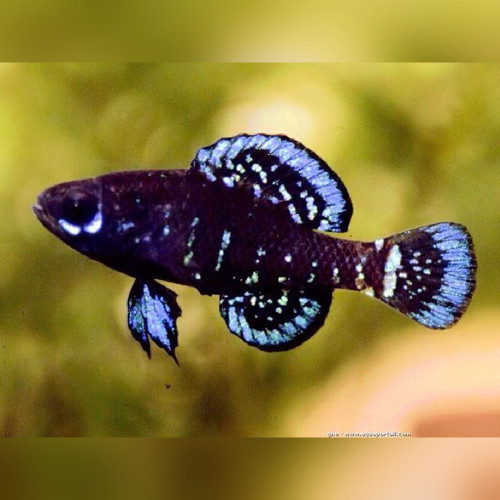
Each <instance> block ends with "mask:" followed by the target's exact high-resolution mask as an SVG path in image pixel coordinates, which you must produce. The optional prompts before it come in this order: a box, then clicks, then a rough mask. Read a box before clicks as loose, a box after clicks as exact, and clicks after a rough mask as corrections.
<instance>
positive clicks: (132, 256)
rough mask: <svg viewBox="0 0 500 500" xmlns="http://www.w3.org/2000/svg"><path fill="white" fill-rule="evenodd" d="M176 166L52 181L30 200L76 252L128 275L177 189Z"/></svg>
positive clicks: (145, 251) (144, 253) (144, 256)
mask: <svg viewBox="0 0 500 500" xmlns="http://www.w3.org/2000/svg"><path fill="white" fill-rule="evenodd" d="M179 172H180V171H177V172H175V171H171V172H168V174H167V172H166V171H129V172H114V173H111V174H106V175H102V176H99V177H94V178H90V179H82V180H77V181H71V182H64V183H61V184H56V185H54V186H52V187H49V188H47V189H46V190H44V191H43V192H42V193H41V194H40V195H39V196H38V197H37V200H36V203H35V204H34V205H33V211H34V212H35V215H36V216H37V218H38V219H39V220H40V222H41V223H42V224H43V225H44V226H45V228H46V229H48V230H49V231H50V232H51V233H53V234H54V235H55V236H57V237H58V238H59V239H61V240H62V241H63V242H64V243H66V244H67V245H69V246H70V247H72V248H74V249H75V250H77V251H79V252H80V253H82V254H84V255H86V256H88V257H90V258H92V259H94V260H98V261H100V262H102V263H104V264H106V265H108V266H109V267H112V268H114V269H117V270H119V271H121V272H125V273H126V274H130V275H132V276H134V275H136V274H137V272H136V265H137V261H138V260H141V261H144V260H148V254H149V250H150V248H151V246H152V245H153V243H154V242H153V235H154V234H155V231H157V230H158V228H160V229H159V230H160V231H163V226H164V223H165V220H167V219H166V218H167V216H168V215H169V213H170V208H171V206H172V203H173V199H174V198H176V199H180V198H179V193H182V188H181V187H180V182H181V180H182V176H181V175H180V174H179Z"/></svg>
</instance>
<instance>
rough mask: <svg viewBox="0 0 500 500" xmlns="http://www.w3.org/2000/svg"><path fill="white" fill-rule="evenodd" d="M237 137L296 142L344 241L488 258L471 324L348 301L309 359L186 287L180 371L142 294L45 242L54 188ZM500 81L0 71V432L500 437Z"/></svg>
mask: <svg viewBox="0 0 500 500" xmlns="http://www.w3.org/2000/svg"><path fill="white" fill-rule="evenodd" d="M241 132H247V133H255V132H268V133H272V132H274V133H284V134H287V135H289V136H291V137H293V138H295V139H297V140H300V141H301V142H303V143H304V144H306V145H307V146H308V147H310V148H311V149H313V150H314V151H315V152H317V153H318V154H319V155H320V156H322V157H323V158H324V159H325V160H326V161H327V162H328V163H329V164H330V166H331V167H332V168H333V169H334V170H335V171H336V172H337V173H338V174H339V176H340V177H341V178H342V180H343V181H344V183H345V184H346V186H347V188H348V190H349V193H350V195H351V199H352V201H353V204H354V216H353V219H352V222H351V226H350V228H349V233H348V234H347V236H346V237H349V238H354V239H366V240H368V239H374V238H378V237H381V236H385V235H388V234H391V233H393V232H398V231H401V230H405V229H407V228H410V227H415V226H418V225H423V224H428V223H432V222H438V221H442V220H452V221H458V222H461V223H463V224H465V225H466V226H467V227H468V228H469V230H470V232H471V233H472V235H473V238H474V241H475V244H476V250H477V256H478V266H479V268H478V286H477V291H476V293H475V295H474V299H473V301H472V303H471V306H470V308H469V310H468V312H467V313H466V315H465V316H464V317H463V319H462V320H461V321H460V322H459V323H458V324H457V325H456V326H454V327H453V328H452V329H450V330H446V331H431V330H427V329H425V328H423V327H421V326H419V325H416V324H414V323H412V322H411V321H410V320H408V319H407V318H405V317H404V316H402V315H399V314H398V313H396V312H394V311H392V310H390V309H389V308H387V307H386V306H384V305H383V304H381V303H378V302H377V301H374V300H372V299H370V298H368V297H365V296H361V295H360V294H355V293H350V292H342V291H339V292H337V293H336V294H335V300H334V302H333V306H332V309H331V312H330V315H329V317H328V319H327V322H326V324H325V326H324V327H323V328H322V329H321V330H320V331H319V332H318V333H317V334H316V335H315V336H314V337H313V338H312V339H311V340H309V341H308V342H306V343H305V344H304V345H303V346H301V347H299V348H297V349H295V350H293V351H290V352H285V353H274V354H269V353H263V352H260V351H258V350H256V349H253V348H251V347H248V346H247V345H246V344H244V343H243V342H242V341H241V340H239V339H238V338H236V337H235V336H233V335H231V334H230V333H229V332H228V331H227V329H226V327H225V324H224V322H223V320H222V319H221V318H220V317H219V314H218V303H217V298H216V297H202V296H200V295H199V294H198V292H196V291H195V290H193V289H189V288H187V287H181V286H173V288H174V289H175V291H176V292H177V293H178V294H179V304H180V306H181V308H182V309H183V316H182V317H181V318H180V320H179V322H178V328H179V340H180V347H179V349H178V351H177V355H178V358H179V361H180V364H181V367H180V368H178V367H177V366H176V365H175V364H174V363H173V362H172V361H171V360H170V359H169V358H168V357H167V356H166V355H165V354H164V353H163V352H161V351H160V350H158V349H157V348H153V353H152V354H153V355H152V359H151V360H148V358H147V357H146V356H145V354H144V353H143V351H142V350H141V348H140V346H139V344H137V343H136V342H135V341H134V340H133V339H132V337H131V335H130V333H129V332H128V329H127V326H126V299H127V295H128V291H129V289H130V287H131V285H132V280H131V279H130V278H128V277H126V276H122V275H120V274H118V273H116V272H113V271H111V270H109V269H107V268H105V267H104V266H102V265H100V264H98V263H95V262H93V261H90V260H88V259H86V258H85V257H83V256H81V255H79V254H78V253H76V252H75V251H73V250H71V249H70V248H69V247H66V246H65V245H64V244H62V243H61V242H59V241H58V240H57V239H56V238H55V237H53V236H52V235H51V234H49V233H48V232H47V231H46V230H45V229H44V228H43V227H42V226H41V225H40V224H39V223H38V221H37V220H36V218H35V217H34V215H33V213H32V211H31V205H32V203H33V202H34V199H35V197H36V195H37V194H38V193H39V192H40V191H41V190H42V189H44V188H45V187H47V186H49V185H52V184H55V183H57V182H62V181H66V180H71V179H77V178H83V177H88V176H93V175H98V174H103V173H106V172H111V171H114V170H124V169H132V168H134V169H135V168H144V169H147V168H181V167H187V166H188V165H189V163H190V161H191V159H192V157H193V156H194V154H195V152H196V150H197V149H198V148H199V147H202V146H205V145H208V144H211V143H212V142H214V141H215V140H217V139H218V138H219V137H222V136H229V135H233V134H237V133H241ZM499 137H500V66H498V65H462V64H444V65H441V64H415V65H406V64H396V65H393V64H379V65H370V64H359V65H358V64H331V65H319V64H306V65H300V64H278V65H273V64H267V65H241V64H224V65H223V64H165V65H157V64H151V65H149V64H145V65H144V64H141V65H135V64H131V65H126V64H115V65H110V64H3V65H0V224H1V225H0V228H1V238H0V255H1V259H0V429H1V433H2V435H4V436H95V437H101V436H327V435H328V434H330V435H337V434H336V433H339V435H342V433H344V434H345V433H348V432H357V433H382V432H391V433H407V434H410V433H411V434H412V435H413V436H421V435H425V436H449V435H454V436H471V435H475V436H483V435H500V372H499V370H498V363H499V361H500V323H499V322H500V308H499V304H498V301H499V271H498V267H499V262H500V251H499V235H500V215H499V208H500V202H499V200H500V182H499V181H500V175H499V172H500V148H499V146H498V144H499V142H498V138H499Z"/></svg>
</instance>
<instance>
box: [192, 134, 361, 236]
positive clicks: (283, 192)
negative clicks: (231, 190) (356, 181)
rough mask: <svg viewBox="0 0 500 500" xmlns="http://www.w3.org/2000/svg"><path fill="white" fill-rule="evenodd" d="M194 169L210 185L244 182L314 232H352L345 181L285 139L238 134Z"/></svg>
mask: <svg viewBox="0 0 500 500" xmlns="http://www.w3.org/2000/svg"><path fill="white" fill-rule="evenodd" d="M191 168H193V169H196V170H198V171H200V172H202V173H203V174H204V175H205V176H206V177H207V179H208V180H210V181H213V182H215V181H220V182H224V184H226V186H228V187H233V186H235V185H237V184H240V183H245V184H246V185H248V186H249V188H251V189H253V192H254V195H255V196H256V197H258V198H259V197H267V199H269V200H270V201H271V202H273V203H276V204H278V203H283V204H284V205H285V206H286V207H287V208H288V211H289V213H290V216H291V218H292V219H293V220H294V221H295V222H297V223H299V224H304V225H307V226H309V227H311V228H313V229H320V230H322V231H332V232H344V231H347V228H348V226H349V221H350V219H351V216H352V204H351V200H350V198H349V195H348V193H347V189H346V188H345V186H344V184H343V183H342V181H341V180H340V179H339V177H338V176H337V175H336V174H335V172H333V171H332V170H331V169H330V168H329V167H328V165H327V164H326V163H325V162H324V161H323V160H322V159H321V158H320V157H319V156H318V155H316V154H315V153H313V152H312V151H311V150H310V149H307V148H306V147H305V146H303V145H302V144H301V143H299V142H297V141H294V140H293V139H290V138H288V137H286V136H284V135H265V134H258V135H246V134H243V135H238V136H235V137H230V138H226V139H220V140H219V141H217V142H216V143H215V144H213V145H211V146H208V147H206V148H202V149H200V150H199V151H198V153H197V154H196V157H195V159H194V160H193V162H192V164H191Z"/></svg>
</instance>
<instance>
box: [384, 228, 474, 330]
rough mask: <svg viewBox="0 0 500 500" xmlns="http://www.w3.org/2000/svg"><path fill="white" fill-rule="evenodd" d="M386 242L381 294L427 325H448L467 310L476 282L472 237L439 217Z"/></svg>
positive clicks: (443, 326) (388, 301)
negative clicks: (439, 219) (426, 224)
mask: <svg viewBox="0 0 500 500" xmlns="http://www.w3.org/2000/svg"><path fill="white" fill-rule="evenodd" d="M384 245H387V248H389V253H388V258H387V261H386V264H385V274H384V290H383V292H382V294H381V296H380V298H381V299H382V300H383V301H384V302H386V303H387V304H389V305H390V306H392V307H394V308H396V309H398V310H399V311H401V312H402V313H404V314H406V315H407V316H409V317H410V318H412V319H414V320H415V321H418V322H419V323H420V324H422V325H425V326H427V327H429V328H448V327H450V326H451V325H453V324H454V323H455V322H456V321H458V319H459V318H460V317H461V316H462V314H463V313H464V312H465V310H466V308H467V306H468V305H469V302H470V299H471V296H472V293H473V292H474V288H475V286H476V258H475V255H474V249H473V244H472V238H471V236H470V235H469V233H468V232H467V230H466V229H465V227H463V226H461V225H460V224H454V223H450V222H442V223H439V224H433V225H430V226H424V227H419V228H417V229H411V230H409V231H405V232H404V233H400V234H396V235H394V236H391V237H389V238H386V239H385V240H384Z"/></svg>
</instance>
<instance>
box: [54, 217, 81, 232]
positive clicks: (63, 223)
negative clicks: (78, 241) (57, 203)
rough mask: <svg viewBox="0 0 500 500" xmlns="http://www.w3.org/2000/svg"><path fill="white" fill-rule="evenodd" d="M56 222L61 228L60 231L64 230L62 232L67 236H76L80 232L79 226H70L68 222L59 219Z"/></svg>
mask: <svg viewBox="0 0 500 500" xmlns="http://www.w3.org/2000/svg"><path fill="white" fill-rule="evenodd" d="M57 222H59V225H60V226H61V228H62V229H64V231H66V232H67V233H69V234H72V235H73V236H77V235H78V234H80V233H81V232H82V228H81V227H80V226H76V225H75V224H71V222H68V221H67V220H64V219H59V220H58V221H57Z"/></svg>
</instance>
